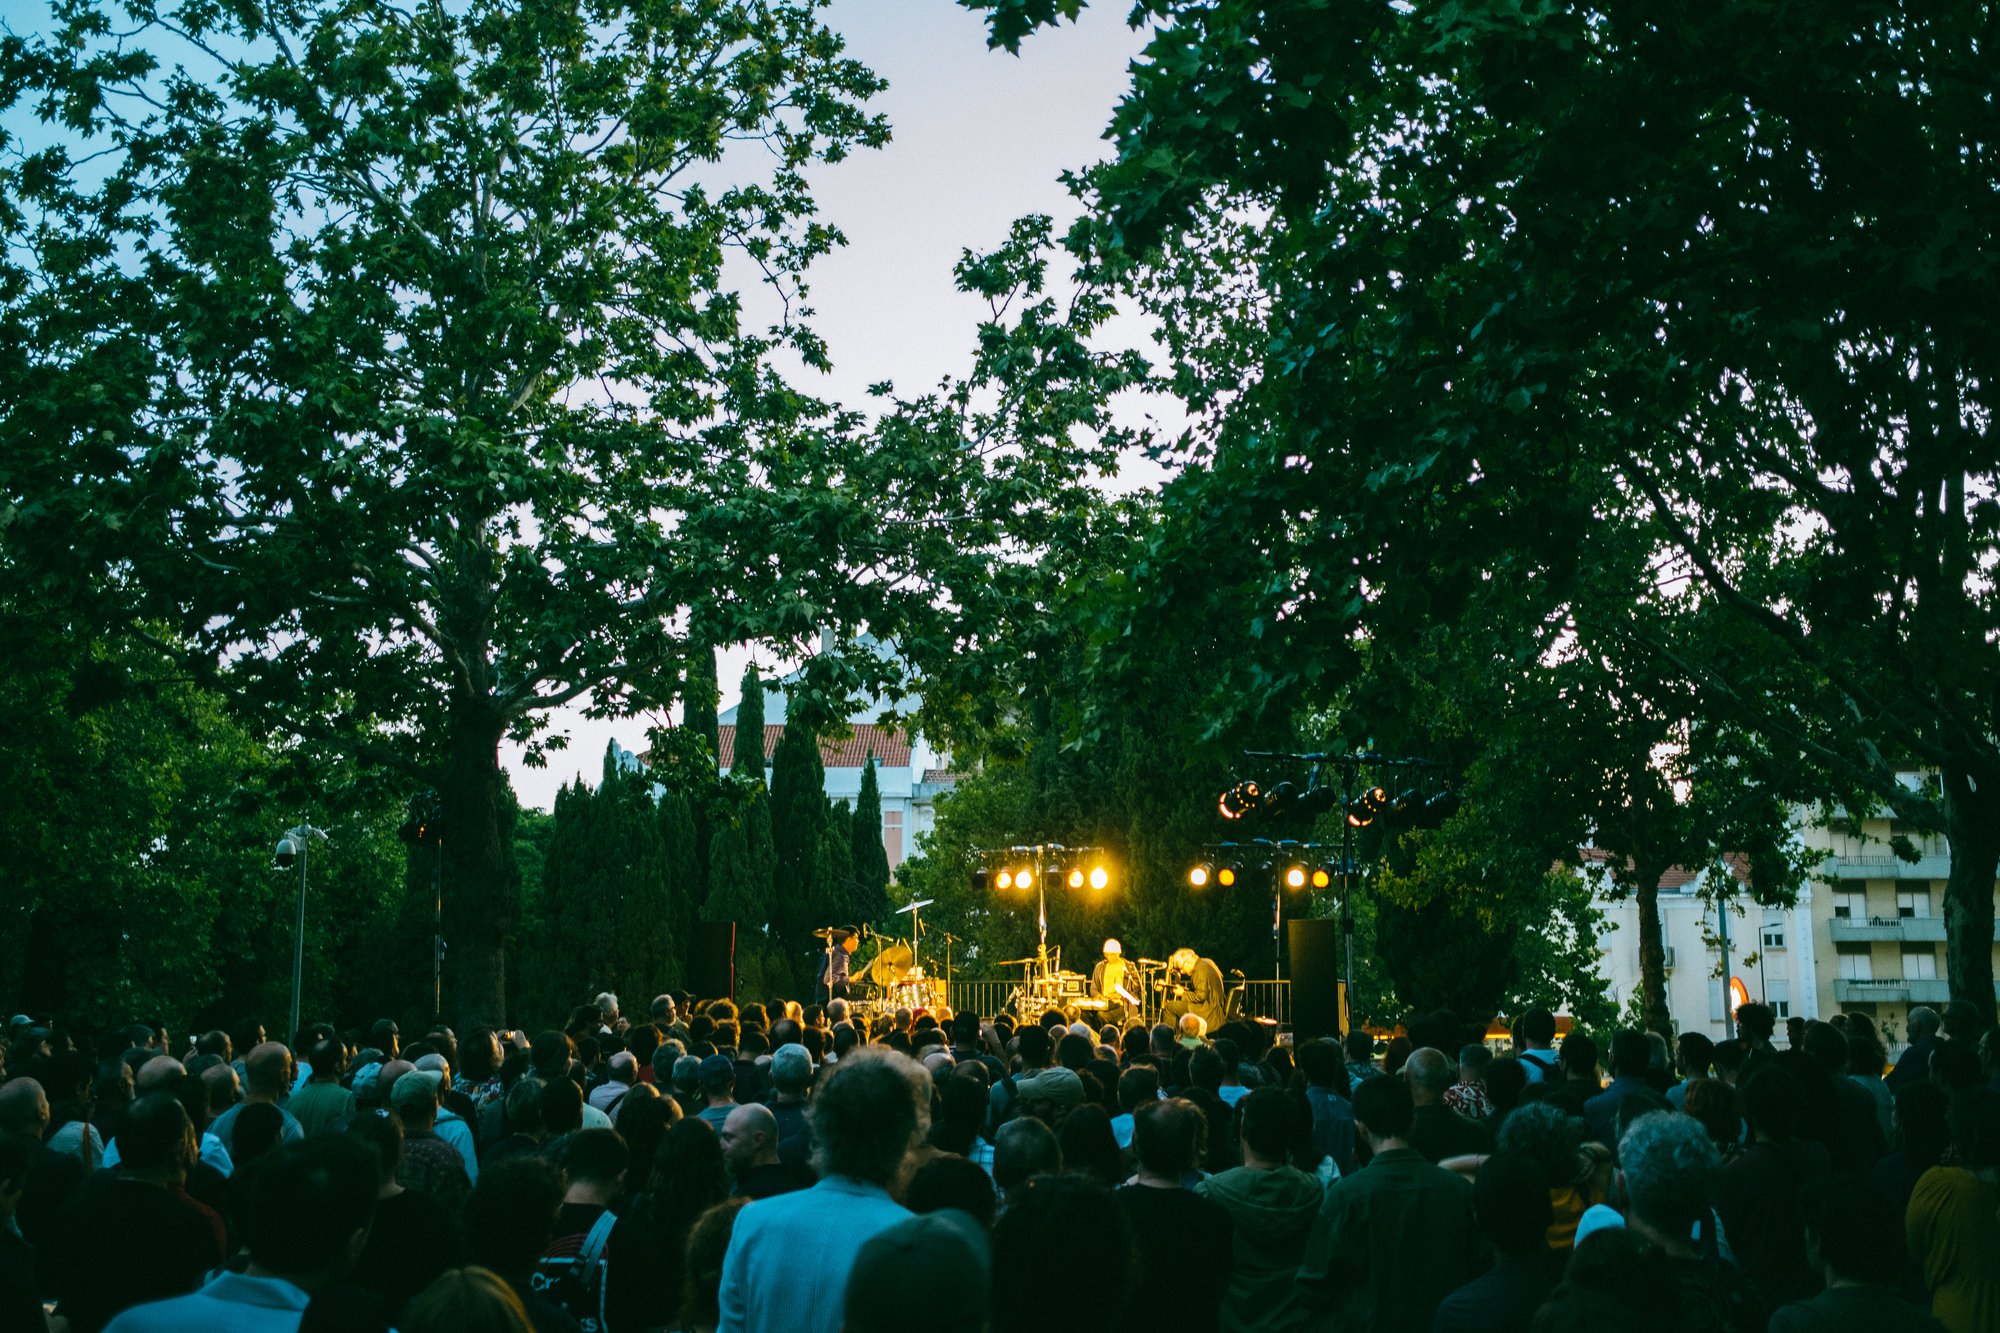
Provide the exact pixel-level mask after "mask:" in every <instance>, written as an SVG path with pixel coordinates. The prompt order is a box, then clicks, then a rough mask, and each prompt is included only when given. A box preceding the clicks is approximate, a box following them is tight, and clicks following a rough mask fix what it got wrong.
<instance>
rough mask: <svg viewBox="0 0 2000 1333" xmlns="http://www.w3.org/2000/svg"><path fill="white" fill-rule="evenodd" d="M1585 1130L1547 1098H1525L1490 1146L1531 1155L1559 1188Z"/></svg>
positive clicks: (1568, 1178)
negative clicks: (1543, 1099) (1531, 1099)
mask: <svg viewBox="0 0 2000 1333" xmlns="http://www.w3.org/2000/svg"><path fill="white" fill-rule="evenodd" d="M1369 1081H1370V1082H1377V1081H1379V1080H1374V1079H1371V1080H1369ZM1589 1133H1590V1130H1589V1127H1588V1126H1586V1125H1585V1124H1584V1122H1583V1121H1582V1120H1580V1119H1578V1118H1577V1117H1575V1116H1572V1115H1568V1114H1566V1113H1565V1112H1564V1111H1563V1109H1562V1108H1561V1107H1559V1106H1553V1105H1551V1104H1550V1103H1548V1102H1527V1103H1524V1104H1523V1105H1521V1106H1519V1107H1516V1108H1515V1109H1514V1111H1513V1112H1512V1114H1510V1115H1509V1116H1508V1117H1507V1118H1506V1119H1505V1120H1503V1121H1501V1122H1500V1133H1499V1135H1498V1138H1497V1140H1496V1142H1495V1143H1494V1148H1495V1150H1496V1151H1498V1152H1500V1153H1504V1154H1506V1155H1507V1156H1509V1157H1528V1158H1532V1159H1533V1160H1534V1161H1535V1163H1536V1165H1538V1166H1540V1167H1541V1168H1542V1174H1543V1175H1544V1176H1546V1177H1547V1178H1548V1180H1549V1185H1550V1188H1552V1189H1560V1188H1562V1187H1563V1186H1565V1185H1568V1184H1569V1183H1570V1182H1572V1181H1573V1180H1575V1179H1576V1177H1577V1172H1578V1160H1577V1152H1578V1150H1579V1149H1581V1148H1582V1147H1583V1141H1584V1139H1585V1138H1587V1137H1588V1136H1589Z"/></svg>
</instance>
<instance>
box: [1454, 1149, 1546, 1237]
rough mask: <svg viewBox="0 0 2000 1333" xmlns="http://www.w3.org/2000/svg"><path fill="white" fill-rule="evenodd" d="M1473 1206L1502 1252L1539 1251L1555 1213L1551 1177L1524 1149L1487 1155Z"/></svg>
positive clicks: (1481, 1225) (1475, 1185) (1476, 1182)
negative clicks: (1551, 1192)
mask: <svg viewBox="0 0 2000 1333" xmlns="http://www.w3.org/2000/svg"><path fill="white" fill-rule="evenodd" d="M1565 1183H1566V1182H1565ZM1472 1208H1473V1212H1474V1214H1475V1215H1476V1216H1477V1217H1478V1219H1479V1229H1480V1230H1481V1231H1483V1232H1485V1233H1486V1239H1487V1240H1489V1241H1491V1242H1492V1243H1493V1248H1494V1249H1495V1250H1497V1251H1499V1252H1500V1253H1501V1254H1505V1255H1527V1254H1536V1253H1539V1252H1541V1251H1542V1250H1543V1249H1544V1248H1545V1247H1546V1246H1547V1244H1548V1232H1549V1224H1550V1222H1551V1221H1553V1220H1554V1216H1555V1213H1554V1209H1553V1207H1552V1206H1551V1204H1550V1203H1549V1177H1548V1173H1547V1172H1546V1171H1544V1170H1542V1164H1541V1163H1540V1162H1538V1161H1536V1160H1535V1159H1534V1158H1532V1157H1529V1156H1526V1155H1524V1154H1521V1153H1494V1154H1493V1155H1492V1156H1491V1157H1488V1158H1487V1159H1486V1160H1485V1162H1483V1163H1482V1164H1481V1165H1480V1167H1479V1175H1478V1176H1477V1177H1475V1178H1474V1180H1473V1182H1472Z"/></svg>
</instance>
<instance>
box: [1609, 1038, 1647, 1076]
mask: <svg viewBox="0 0 2000 1333" xmlns="http://www.w3.org/2000/svg"><path fill="white" fill-rule="evenodd" d="M1652 1062H1653V1048H1652V1044H1651V1043H1650V1042H1648V1041H1647V1040H1646V1034H1645V1033H1643V1032H1634V1031H1632V1030H1631V1029H1630V1028H1624V1029H1621V1030H1620V1031H1617V1032H1614V1033H1612V1034H1611V1073H1612V1075H1613V1076H1614V1077H1621V1078H1623V1077H1630V1078H1637V1077H1640V1076H1642V1075H1644V1074H1645V1072H1646V1069H1647V1067H1648V1066H1649V1065H1651V1064H1652Z"/></svg>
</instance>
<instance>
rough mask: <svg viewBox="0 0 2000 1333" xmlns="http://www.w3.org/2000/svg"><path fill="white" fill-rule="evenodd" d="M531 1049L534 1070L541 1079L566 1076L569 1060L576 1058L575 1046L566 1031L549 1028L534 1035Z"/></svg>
mask: <svg viewBox="0 0 2000 1333" xmlns="http://www.w3.org/2000/svg"><path fill="white" fill-rule="evenodd" d="M531 1050H532V1051H533V1058H534V1062H535V1072H536V1073H537V1074H539V1075H541V1076H542V1078H543V1079H555V1078H566V1077H568V1075H569V1062H570V1061H571V1060H574V1059H575V1058H576V1046H575V1044H574V1043H572V1042H571V1041H570V1039H569V1034H568V1033H566V1032H563V1031H561V1030H560V1029H557V1028H549V1029H547V1030H546V1031H544V1032H541V1033H539V1034H537V1035H536V1037H535V1041H534V1045H533V1047H532V1048H531Z"/></svg>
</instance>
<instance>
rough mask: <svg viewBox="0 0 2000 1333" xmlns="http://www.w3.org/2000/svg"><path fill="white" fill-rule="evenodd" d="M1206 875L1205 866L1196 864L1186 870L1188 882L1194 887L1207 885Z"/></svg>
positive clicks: (1206, 869)
mask: <svg viewBox="0 0 2000 1333" xmlns="http://www.w3.org/2000/svg"><path fill="white" fill-rule="evenodd" d="M1208 875H1209V870H1208V867H1207V866H1196V867H1194V868H1193V869H1192V870H1190V871H1188V883H1189V884H1190V885H1191V886H1193V887H1194V888H1197V889H1205V888H1207V887H1208Z"/></svg>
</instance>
